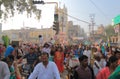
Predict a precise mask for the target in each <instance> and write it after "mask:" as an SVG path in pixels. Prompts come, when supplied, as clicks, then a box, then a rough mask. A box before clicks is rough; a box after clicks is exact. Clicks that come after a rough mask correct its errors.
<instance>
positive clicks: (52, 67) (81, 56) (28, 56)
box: [0, 43, 120, 79]
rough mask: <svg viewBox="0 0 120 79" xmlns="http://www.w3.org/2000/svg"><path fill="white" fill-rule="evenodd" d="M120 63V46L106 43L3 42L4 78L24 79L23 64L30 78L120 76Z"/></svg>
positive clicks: (0, 69) (0, 70)
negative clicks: (9, 43)
mask: <svg viewBox="0 0 120 79" xmlns="http://www.w3.org/2000/svg"><path fill="white" fill-rule="evenodd" d="M24 60H26V62H25V61H24ZM119 64H120V48H118V47H112V46H108V45H106V44H95V45H94V44H93V45H83V44H78V45H61V44H50V43H45V44H44V45H43V46H40V45H39V44H32V43H23V44H20V45H19V46H17V45H12V44H11V45H9V46H7V47H5V46H4V45H3V44H0V79H22V76H23V75H22V71H23V68H22V67H23V65H24V66H27V68H29V70H30V71H29V73H28V74H29V75H28V76H27V77H26V79H61V78H63V79H120V74H119V72H120V66H119ZM64 71H67V75H64V74H63V73H64Z"/></svg>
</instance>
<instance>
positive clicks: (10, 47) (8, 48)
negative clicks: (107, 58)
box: [4, 45, 14, 57]
mask: <svg viewBox="0 0 120 79" xmlns="http://www.w3.org/2000/svg"><path fill="white" fill-rule="evenodd" d="M13 50H14V48H13V47H12V46H11V45H9V46H8V47H7V48H6V51H5V55H4V56H5V57H7V56H8V55H10V54H11V53H12V52H13Z"/></svg>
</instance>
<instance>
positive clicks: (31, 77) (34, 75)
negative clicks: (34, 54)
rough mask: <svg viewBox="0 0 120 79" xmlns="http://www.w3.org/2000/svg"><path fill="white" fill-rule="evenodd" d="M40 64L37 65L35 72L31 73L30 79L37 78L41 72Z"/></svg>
mask: <svg viewBox="0 0 120 79" xmlns="http://www.w3.org/2000/svg"><path fill="white" fill-rule="evenodd" d="M39 68H40V67H39V64H38V65H36V66H35V68H34V70H33V72H32V73H31V74H30V76H29V78H28V79H36V78H37V76H38V74H39V71H40V70H39Z"/></svg>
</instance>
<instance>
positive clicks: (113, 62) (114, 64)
mask: <svg viewBox="0 0 120 79" xmlns="http://www.w3.org/2000/svg"><path fill="white" fill-rule="evenodd" d="M108 63H109V64H108V65H107V66H108V67H110V68H112V69H115V68H116V67H117V66H118V58H117V57H116V56H111V57H110V58H109V60H108Z"/></svg>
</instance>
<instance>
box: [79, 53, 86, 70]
mask: <svg viewBox="0 0 120 79" xmlns="http://www.w3.org/2000/svg"><path fill="white" fill-rule="evenodd" d="M79 62H80V64H81V65H82V66H83V67H85V68H86V67H87V66H88V57H87V56H86V55H83V56H81V57H79Z"/></svg>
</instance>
